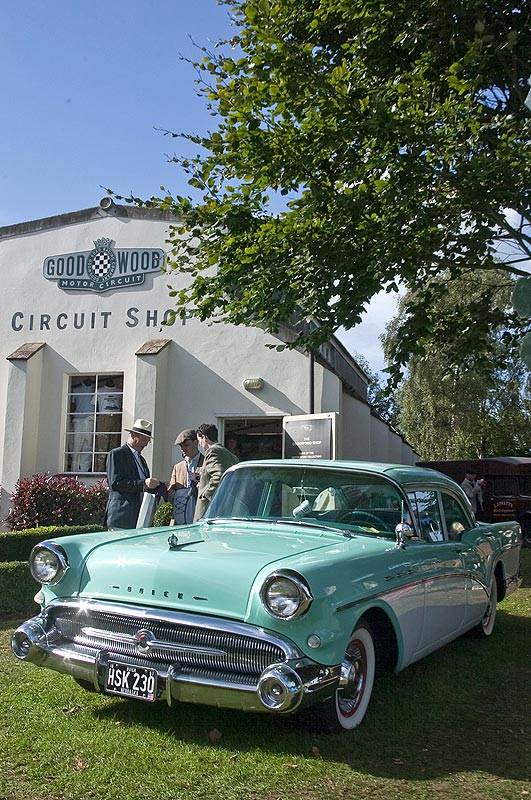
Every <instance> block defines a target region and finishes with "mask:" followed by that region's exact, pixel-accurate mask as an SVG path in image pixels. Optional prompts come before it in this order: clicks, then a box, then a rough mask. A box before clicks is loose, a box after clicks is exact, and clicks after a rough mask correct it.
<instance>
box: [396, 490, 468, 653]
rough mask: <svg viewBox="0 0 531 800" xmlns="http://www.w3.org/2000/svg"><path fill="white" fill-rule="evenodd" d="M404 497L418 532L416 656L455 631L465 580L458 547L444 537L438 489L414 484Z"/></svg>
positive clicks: (464, 602) (462, 612)
mask: <svg viewBox="0 0 531 800" xmlns="http://www.w3.org/2000/svg"><path fill="white" fill-rule="evenodd" d="M408 497H409V501H410V503H411V508H412V510H413V514H414V516H415V522H416V524H417V527H418V530H419V531H420V533H421V542H419V543H418V544H417V545H416V547H415V551H416V556H417V560H418V563H419V567H420V574H421V575H422V580H423V583H424V590H425V612H424V624H423V628H422V632H421V635H420V639H419V653H418V657H419V658H420V657H421V656H423V655H426V654H427V653H429V652H431V651H432V650H435V649H437V647H440V646H441V645H442V644H444V643H445V642H447V641H451V639H454V638H455V637H456V636H457V635H458V634H459V631H460V629H461V628H462V626H463V624H464V621H465V618H466V610H467V582H466V574H465V568H464V563H463V557H462V553H461V548H460V547H456V543H455V542H451V541H449V540H448V539H447V537H446V533H445V526H444V523H443V515H442V511H441V505H440V499H439V492H438V491H437V490H436V489H424V488H418V489H414V490H410V491H409V492H408Z"/></svg>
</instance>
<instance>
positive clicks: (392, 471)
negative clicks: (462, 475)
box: [233, 458, 456, 487]
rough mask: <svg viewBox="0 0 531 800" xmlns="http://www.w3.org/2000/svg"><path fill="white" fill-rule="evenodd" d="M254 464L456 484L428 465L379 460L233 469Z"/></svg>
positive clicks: (279, 462)
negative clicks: (371, 474) (257, 465)
mask: <svg viewBox="0 0 531 800" xmlns="http://www.w3.org/2000/svg"><path fill="white" fill-rule="evenodd" d="M252 464H260V465H261V466H271V467H275V466H276V467H279V466H283V467H301V466H304V467H312V468H317V469H327V468H328V469H336V470H337V469H340V470H351V471H353V472H370V473H375V474H378V475H382V474H383V475H386V476H387V477H389V478H391V479H392V480H394V481H396V483H399V484H400V485H402V486H409V485H410V484H417V483H430V484H437V485H444V486H454V487H455V485H456V483H455V481H454V480H452V478H449V477H448V475H443V473H442V472H437V470H434V469H428V468H427V467H416V466H408V465H406V464H391V463H387V462H379V461H343V460H337V461H330V460H326V459H308V458H293V459H268V460H260V461H241V462H240V463H239V464H236V466H235V467H233V469H238V467H245V466H246V465H247V466H250V465H252Z"/></svg>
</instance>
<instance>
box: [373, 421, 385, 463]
mask: <svg viewBox="0 0 531 800" xmlns="http://www.w3.org/2000/svg"><path fill="white" fill-rule="evenodd" d="M370 452H371V455H370V460H371V461H388V460H389V428H388V426H387V425H386V424H385V422H383V421H382V420H381V419H379V418H378V417H376V416H374V414H371V450H370Z"/></svg>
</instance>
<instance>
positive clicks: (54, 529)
mask: <svg viewBox="0 0 531 800" xmlns="http://www.w3.org/2000/svg"><path fill="white" fill-rule="evenodd" d="M102 530H105V528H104V527H103V525H70V526H69V527H66V526H63V527H58V526H57V525H48V526H46V527H44V526H43V527H42V528H30V529H28V530H23V531H11V532H10V533H0V562H1V561H27V560H28V558H29V554H30V553H31V551H32V548H33V547H35V545H36V544H39V542H42V541H43V540H44V539H58V538H60V537H61V536H72V535H74V534H76V533H91V532H92V531H102Z"/></svg>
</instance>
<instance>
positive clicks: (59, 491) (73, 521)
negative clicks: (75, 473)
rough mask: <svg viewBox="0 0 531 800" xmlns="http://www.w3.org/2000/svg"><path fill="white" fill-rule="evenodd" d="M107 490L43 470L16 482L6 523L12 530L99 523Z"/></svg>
mask: <svg viewBox="0 0 531 800" xmlns="http://www.w3.org/2000/svg"><path fill="white" fill-rule="evenodd" d="M108 493H109V491H108V489H107V486H106V485H105V484H104V482H103V481H99V482H98V483H96V484H95V485H94V486H85V484H83V483H80V482H79V481H78V479H77V478H75V477H68V476H63V475H50V474H49V473H40V474H37V475H33V476H32V477H31V478H21V479H20V480H19V481H17V484H16V487H15V492H14V494H13V495H12V496H11V501H12V506H11V509H10V511H9V514H8V515H7V517H6V522H7V524H8V525H9V526H10V528H11V530H13V531H20V530H25V529H27V528H37V527H41V526H46V525H91V524H98V525H100V524H101V523H102V521H103V514H104V511H105V504H106V502H107V497H108Z"/></svg>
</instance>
